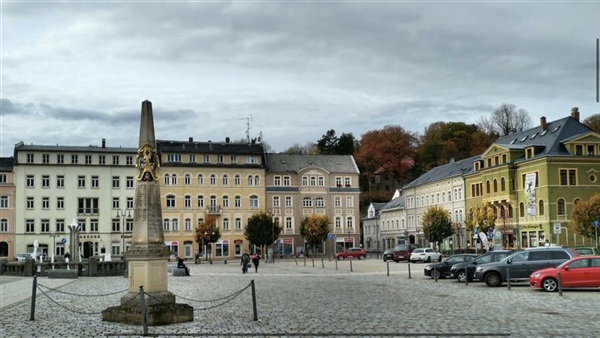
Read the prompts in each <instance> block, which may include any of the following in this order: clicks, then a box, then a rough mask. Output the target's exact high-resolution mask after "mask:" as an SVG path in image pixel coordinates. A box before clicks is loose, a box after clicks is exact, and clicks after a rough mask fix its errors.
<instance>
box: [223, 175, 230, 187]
mask: <svg viewBox="0 0 600 338" xmlns="http://www.w3.org/2000/svg"><path fill="white" fill-rule="evenodd" d="M222 182H223V185H224V186H228V185H229V176H228V175H227V174H223V178H222Z"/></svg>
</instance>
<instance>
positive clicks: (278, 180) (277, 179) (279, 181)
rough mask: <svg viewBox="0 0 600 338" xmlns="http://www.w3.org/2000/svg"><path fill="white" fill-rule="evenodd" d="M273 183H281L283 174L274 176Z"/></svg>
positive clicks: (277, 184)
mask: <svg viewBox="0 0 600 338" xmlns="http://www.w3.org/2000/svg"><path fill="white" fill-rule="evenodd" d="M273 185H275V186H279V185H281V176H275V177H273Z"/></svg>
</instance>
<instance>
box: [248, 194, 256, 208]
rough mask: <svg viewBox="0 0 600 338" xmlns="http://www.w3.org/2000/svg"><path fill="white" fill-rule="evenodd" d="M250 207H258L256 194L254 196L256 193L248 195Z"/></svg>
mask: <svg viewBox="0 0 600 338" xmlns="http://www.w3.org/2000/svg"><path fill="white" fill-rule="evenodd" d="M250 208H251V209H258V196H256V195H252V196H250Z"/></svg>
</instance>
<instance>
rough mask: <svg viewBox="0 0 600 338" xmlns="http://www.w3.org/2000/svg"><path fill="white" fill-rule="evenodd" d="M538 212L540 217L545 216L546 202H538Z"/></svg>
mask: <svg viewBox="0 0 600 338" xmlns="http://www.w3.org/2000/svg"><path fill="white" fill-rule="evenodd" d="M538 210H539V213H540V216H544V201H543V200H540V201H539V202H538Z"/></svg>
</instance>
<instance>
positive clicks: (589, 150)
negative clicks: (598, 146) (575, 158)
mask: <svg viewBox="0 0 600 338" xmlns="http://www.w3.org/2000/svg"><path fill="white" fill-rule="evenodd" d="M587 154H588V156H594V146H592V145H589V146H587Z"/></svg>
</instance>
